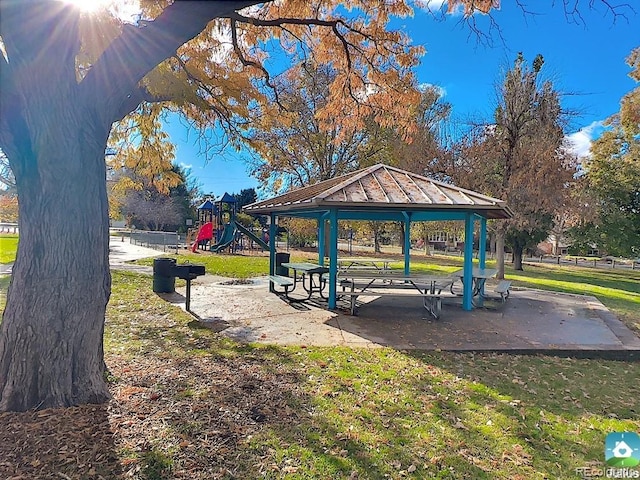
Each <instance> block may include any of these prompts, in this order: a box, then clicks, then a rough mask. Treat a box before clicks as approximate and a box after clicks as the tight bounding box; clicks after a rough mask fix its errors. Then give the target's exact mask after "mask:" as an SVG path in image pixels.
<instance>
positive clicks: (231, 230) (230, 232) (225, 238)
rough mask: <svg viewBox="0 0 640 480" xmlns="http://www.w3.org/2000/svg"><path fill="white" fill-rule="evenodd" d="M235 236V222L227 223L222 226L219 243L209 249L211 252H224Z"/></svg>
mask: <svg viewBox="0 0 640 480" xmlns="http://www.w3.org/2000/svg"><path fill="white" fill-rule="evenodd" d="M235 236H236V222H229V223H227V224H226V225H225V226H224V230H223V231H222V236H221V237H220V241H219V242H218V243H216V244H215V245H213V246H212V247H211V251H212V252H216V253H218V252H219V251H220V250H224V249H225V248H227V247H228V246H229V245H231V243H232V242H233V239H234V238H235Z"/></svg>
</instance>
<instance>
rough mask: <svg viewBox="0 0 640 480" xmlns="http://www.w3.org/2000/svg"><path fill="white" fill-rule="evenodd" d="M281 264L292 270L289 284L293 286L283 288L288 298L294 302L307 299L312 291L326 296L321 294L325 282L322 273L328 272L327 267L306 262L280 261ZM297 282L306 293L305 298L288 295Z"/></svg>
mask: <svg viewBox="0 0 640 480" xmlns="http://www.w3.org/2000/svg"><path fill="white" fill-rule="evenodd" d="M282 266H283V267H285V268H290V269H291V270H293V279H292V281H293V284H292V285H291V286H292V287H293V288H291V289H290V290H289V289H288V288H287V289H285V296H286V297H287V298H288V299H289V300H291V301H294V302H301V301H303V300H308V299H310V298H311V295H313V293H314V292H317V293H318V294H319V295H320V296H321V297H322V298H324V299H326V298H327V297H325V296H324V295H323V291H324V288H325V286H326V284H327V279H326V278H324V277H323V275H325V274H327V273H329V268H328V267H325V266H322V265H316V264H315V263H308V262H285V263H282ZM272 281H273V280H272ZM298 284H300V285H302V288H303V289H304V291H305V293H306V297H305V298H292V297H290V296H289V294H290V293H291V292H293V291H294V290H295V289H296V287H297V286H298Z"/></svg>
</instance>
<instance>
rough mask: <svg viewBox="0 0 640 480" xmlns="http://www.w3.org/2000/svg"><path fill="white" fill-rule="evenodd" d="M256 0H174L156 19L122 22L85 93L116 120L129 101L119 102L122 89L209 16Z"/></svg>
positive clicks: (86, 82)
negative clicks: (137, 22) (121, 27)
mask: <svg viewBox="0 0 640 480" xmlns="http://www.w3.org/2000/svg"><path fill="white" fill-rule="evenodd" d="M268 1H270V0H268ZM258 3H263V2H260V1H258V0H237V1H224V2H212V1H209V2H196V1H183V2H174V3H172V4H171V5H169V6H168V7H166V8H165V9H164V10H163V11H162V13H161V14H160V15H159V16H158V17H157V18H156V19H155V20H152V21H149V22H145V23H144V25H142V26H133V25H125V26H124V28H123V31H122V33H121V34H120V36H119V37H118V38H117V39H116V40H114V41H113V42H112V43H111V45H110V46H109V47H108V48H107V49H106V50H105V51H104V52H103V53H102V55H101V56H100V58H99V59H98V61H97V62H96V63H95V64H94V65H93V67H92V68H91V70H90V71H89V73H87V76H86V77H85V78H84V79H83V81H82V86H83V88H84V94H85V95H89V96H90V97H92V98H93V99H95V101H96V102H99V103H101V104H102V105H101V107H103V108H106V109H107V111H108V113H107V115H108V116H110V117H111V118H113V119H114V120H115V119H116V117H117V116H120V115H121V114H122V106H123V105H124V104H130V102H126V101H125V102H122V97H123V94H124V92H131V91H133V89H134V87H135V86H136V85H137V84H138V82H139V81H140V80H142V78H143V77H144V76H145V75H146V74H147V73H149V72H150V71H151V70H153V69H154V68H155V67H156V66H157V65H159V64H160V63H161V62H163V61H164V60H166V59H167V58H169V57H171V56H172V55H174V54H175V53H176V51H177V50H178V48H180V46H182V45H183V44H184V43H186V42H188V41H189V40H192V39H193V38H195V37H196V36H197V35H199V34H200V33H201V32H202V31H203V30H204V29H205V28H206V26H207V24H208V23H209V22H210V21H211V20H213V19H215V18H222V17H228V16H229V15H230V14H232V13H233V12H234V11H235V10H240V9H242V8H245V7H248V6H251V5H256V4H258ZM134 108H135V106H134Z"/></svg>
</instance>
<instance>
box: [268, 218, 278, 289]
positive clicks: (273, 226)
mask: <svg viewBox="0 0 640 480" xmlns="http://www.w3.org/2000/svg"><path fill="white" fill-rule="evenodd" d="M277 218H278V217H277V216H276V214H275V213H271V214H270V215H269V274H270V275H275V274H276V235H277V233H278V225H277V223H276V222H277V220H276V219H277ZM269 291H270V292H272V293H273V292H275V289H274V288H273V283H271V282H269Z"/></svg>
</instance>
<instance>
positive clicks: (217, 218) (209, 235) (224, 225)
mask: <svg viewBox="0 0 640 480" xmlns="http://www.w3.org/2000/svg"><path fill="white" fill-rule="evenodd" d="M197 210H198V225H197V226H196V228H195V229H193V232H192V233H191V236H192V238H193V239H194V241H193V245H192V248H191V250H192V251H193V252H196V250H197V249H198V248H203V249H206V248H208V249H209V250H210V251H212V252H215V253H220V252H223V251H225V250H227V249H229V251H230V252H235V251H236V250H237V249H238V248H242V241H241V236H242V235H244V236H245V237H247V238H248V239H249V240H251V241H252V242H253V243H255V244H256V245H258V246H260V248H262V249H263V250H269V244H268V242H266V241H265V240H263V239H261V238H260V237H259V236H258V235H256V234H255V233H253V232H252V231H251V230H249V229H248V228H246V227H245V226H243V225H241V224H239V223H238V222H237V221H236V218H235V217H236V199H235V198H234V197H233V196H231V195H229V194H228V193H226V192H225V194H224V195H222V197H220V198H219V199H217V200H216V201H215V202H212V201H211V200H206V201H205V202H203V203H202V205H200V206H199V207H198V209H197ZM214 239H215V241H216V243H213V241H214Z"/></svg>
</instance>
